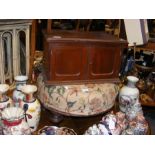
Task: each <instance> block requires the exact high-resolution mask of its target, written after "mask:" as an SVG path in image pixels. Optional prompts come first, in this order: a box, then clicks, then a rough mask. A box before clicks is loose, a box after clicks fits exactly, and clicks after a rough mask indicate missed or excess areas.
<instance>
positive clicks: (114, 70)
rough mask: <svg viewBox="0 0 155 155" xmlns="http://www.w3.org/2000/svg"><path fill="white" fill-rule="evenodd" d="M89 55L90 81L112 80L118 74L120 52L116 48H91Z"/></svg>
mask: <svg viewBox="0 0 155 155" xmlns="http://www.w3.org/2000/svg"><path fill="white" fill-rule="evenodd" d="M89 54H90V56H89V57H90V61H89V78H90V79H104V78H113V77H115V75H117V74H118V70H119V63H118V61H120V55H119V54H120V52H119V48H118V47H117V46H116V47H110V46H109V47H108V46H95V47H92V48H91V50H90V51H89ZM117 76H118V75H117Z"/></svg>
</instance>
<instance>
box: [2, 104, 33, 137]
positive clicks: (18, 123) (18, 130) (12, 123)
mask: <svg viewBox="0 0 155 155" xmlns="http://www.w3.org/2000/svg"><path fill="white" fill-rule="evenodd" d="M2 124H3V134H4V135H30V134H31V130H30V127H29V125H28V124H27V123H26V122H25V119H24V111H23V109H22V108H20V107H9V108H5V109H4V110H3V111H2Z"/></svg>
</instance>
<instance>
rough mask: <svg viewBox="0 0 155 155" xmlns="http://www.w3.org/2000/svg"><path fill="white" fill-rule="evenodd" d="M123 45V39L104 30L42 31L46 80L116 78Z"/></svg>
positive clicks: (111, 79)
mask: <svg viewBox="0 0 155 155" xmlns="http://www.w3.org/2000/svg"><path fill="white" fill-rule="evenodd" d="M126 46H127V42H126V41H125V40H122V39H118V38H116V37H114V36H112V35H109V34H105V33H103V32H75V31H60V30H59V31H52V32H51V33H50V34H49V33H46V32H44V68H45V75H46V82H47V83H50V84H52V83H53V84H54V83H55V84H57V83H64V82H65V83H66V82H69V83H81V82H86V83H87V82H88V83H89V82H102V81H112V82H115V81H117V80H118V74H119V69H120V63H121V55H122V51H123V49H124V48H125V47H126Z"/></svg>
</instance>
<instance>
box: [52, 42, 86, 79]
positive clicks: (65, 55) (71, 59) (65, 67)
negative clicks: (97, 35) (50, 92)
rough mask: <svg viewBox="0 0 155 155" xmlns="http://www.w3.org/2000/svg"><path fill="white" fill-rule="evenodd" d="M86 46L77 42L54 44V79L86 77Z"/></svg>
mask: <svg viewBox="0 0 155 155" xmlns="http://www.w3.org/2000/svg"><path fill="white" fill-rule="evenodd" d="M86 52H87V51H86V48H84V47H82V46H80V45H76V44H65V45H62V44H61V45H58V46H52V51H51V60H52V72H51V77H52V80H56V81H57V80H58V81H69V80H82V79H84V78H85V73H86V71H85V69H86V67H85V66H86V64H87V62H86V61H87V53H86Z"/></svg>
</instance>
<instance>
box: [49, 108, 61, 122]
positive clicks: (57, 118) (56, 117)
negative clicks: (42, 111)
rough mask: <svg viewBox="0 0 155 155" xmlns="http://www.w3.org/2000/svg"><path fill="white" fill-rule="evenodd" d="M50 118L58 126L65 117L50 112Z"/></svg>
mask: <svg viewBox="0 0 155 155" xmlns="http://www.w3.org/2000/svg"><path fill="white" fill-rule="evenodd" d="M48 117H49V119H50V120H51V121H52V122H53V123H56V124H57V123H60V122H61V121H62V120H63V119H64V116H63V115H61V114H58V113H56V112H51V111H48Z"/></svg>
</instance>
